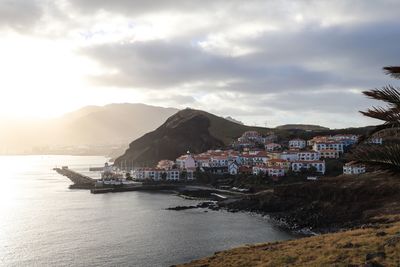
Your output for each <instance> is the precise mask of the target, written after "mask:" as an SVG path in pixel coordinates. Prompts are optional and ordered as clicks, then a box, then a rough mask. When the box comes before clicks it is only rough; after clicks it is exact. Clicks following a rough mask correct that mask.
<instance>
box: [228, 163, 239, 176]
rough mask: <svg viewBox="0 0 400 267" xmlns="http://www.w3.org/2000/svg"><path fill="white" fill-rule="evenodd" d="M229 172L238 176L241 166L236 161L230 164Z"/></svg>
mask: <svg viewBox="0 0 400 267" xmlns="http://www.w3.org/2000/svg"><path fill="white" fill-rule="evenodd" d="M228 172H229V174H230V175H237V174H238V173H239V165H238V164H237V163H236V161H230V162H229V164H228Z"/></svg>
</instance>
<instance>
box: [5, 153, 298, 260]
mask: <svg viewBox="0 0 400 267" xmlns="http://www.w3.org/2000/svg"><path fill="white" fill-rule="evenodd" d="M105 161H106V159H105V158H104V157H92V156H90V157H86V156H85V157H83V156H0V168H1V173H0V182H1V183H0V266H170V265H172V264H177V263H183V262H187V261H190V260H193V259H196V258H199V257H205V256H209V255H212V254H213V253H214V252H216V251H220V250H224V249H229V248H232V247H236V246H240V245H243V244H248V243H257V242H266V241H276V240H286V239H290V238H293V236H292V235H291V234H289V233H286V232H284V231H282V230H280V229H278V228H276V227H274V226H273V225H272V224H270V223H269V222H268V221H267V220H266V219H264V218H262V217H260V216H256V215H251V214H247V213H228V212H225V211H208V212H204V210H202V209H195V210H184V211H169V210H165V208H168V207H173V206H177V205H192V204H196V203H198V202H197V201H193V200H184V199H182V198H179V197H177V196H174V195H171V194H165V193H145V192H124V193H109V194H97V195H92V194H90V192H89V191H87V190H71V189H69V188H68V186H69V185H70V181H69V180H68V179H67V178H65V177H63V176H60V175H58V174H57V173H56V172H54V171H53V170H52V168H54V167H56V166H61V165H68V166H69V167H70V168H72V169H75V170H78V171H81V172H86V173H88V174H90V175H92V176H94V177H95V176H96V175H98V174H96V173H89V172H88V168H89V166H102V165H103V164H104V162H105Z"/></svg>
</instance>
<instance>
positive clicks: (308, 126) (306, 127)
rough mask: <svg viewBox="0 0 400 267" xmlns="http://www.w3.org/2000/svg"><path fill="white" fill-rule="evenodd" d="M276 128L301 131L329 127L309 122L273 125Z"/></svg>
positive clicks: (320, 129) (321, 129)
mask: <svg viewBox="0 0 400 267" xmlns="http://www.w3.org/2000/svg"><path fill="white" fill-rule="evenodd" d="M275 129H278V130H303V131H327V130H329V128H327V127H323V126H319V125H311V124H285V125H280V126H277V127H275Z"/></svg>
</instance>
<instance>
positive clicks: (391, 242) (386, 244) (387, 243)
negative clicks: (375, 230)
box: [384, 234, 400, 247]
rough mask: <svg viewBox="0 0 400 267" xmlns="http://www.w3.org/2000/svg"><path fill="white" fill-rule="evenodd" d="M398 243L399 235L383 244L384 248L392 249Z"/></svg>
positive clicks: (399, 240)
mask: <svg viewBox="0 0 400 267" xmlns="http://www.w3.org/2000/svg"><path fill="white" fill-rule="evenodd" d="M399 242H400V234H398V235H395V236H394V237H391V238H389V239H388V240H387V241H386V242H385V244H384V246H389V247H394V246H396V244H397V243H399Z"/></svg>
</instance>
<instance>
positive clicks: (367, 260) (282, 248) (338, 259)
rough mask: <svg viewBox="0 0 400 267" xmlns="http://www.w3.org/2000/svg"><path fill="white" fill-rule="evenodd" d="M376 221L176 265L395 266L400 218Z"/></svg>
mask: <svg viewBox="0 0 400 267" xmlns="http://www.w3.org/2000/svg"><path fill="white" fill-rule="evenodd" d="M380 220H381V221H382V222H381V223H377V224H374V225H372V226H371V227H365V228H363V229H356V230H350V231H345V232H340V233H334V234H325V235H320V236H314V237H308V238H301V239H297V240H291V241H285V242H275V243H265V244H256V245H249V246H244V247H239V248H235V249H231V250H227V251H222V252H217V253H215V255H214V256H211V257H209V258H204V259H200V260H195V261H192V262H190V263H187V264H183V265H179V266H181V267H183V266H191V267H200V266H201V267H230V266H271V267H272V266H273V267H275V266H307V267H308V266H376V267H378V266H399V264H400V222H399V220H400V218H399V217H386V218H380Z"/></svg>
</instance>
